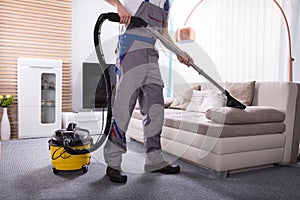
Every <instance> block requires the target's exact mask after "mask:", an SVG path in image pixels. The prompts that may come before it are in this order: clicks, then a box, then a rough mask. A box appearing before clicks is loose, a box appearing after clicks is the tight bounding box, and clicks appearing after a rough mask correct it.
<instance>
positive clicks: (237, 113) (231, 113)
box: [206, 106, 285, 124]
mask: <svg viewBox="0 0 300 200" xmlns="http://www.w3.org/2000/svg"><path fill="white" fill-rule="evenodd" d="M206 117H207V118H208V119H210V120H212V121H214V122H217V123H222V124H256V123H269V122H282V121H283V120H284V119H285V113H284V112H283V111H280V110H278V109H275V108H273V107H267V106H247V107H246V109H244V110H243V109H236V108H231V107H221V108H211V109H209V110H208V111H207V112H206Z"/></svg>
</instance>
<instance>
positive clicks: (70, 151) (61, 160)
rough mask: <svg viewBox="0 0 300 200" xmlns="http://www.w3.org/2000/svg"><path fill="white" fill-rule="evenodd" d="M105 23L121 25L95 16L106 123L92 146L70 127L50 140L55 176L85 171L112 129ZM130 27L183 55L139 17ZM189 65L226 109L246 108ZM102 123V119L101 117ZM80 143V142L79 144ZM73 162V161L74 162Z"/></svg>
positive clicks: (84, 135) (115, 19)
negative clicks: (61, 172)
mask: <svg viewBox="0 0 300 200" xmlns="http://www.w3.org/2000/svg"><path fill="white" fill-rule="evenodd" d="M105 20H109V21H111V22H120V17H119V15H118V14H117V13H103V14H101V15H100V16H99V17H98V20H97V22H96V24H95V28H94V46H95V50H96V54H97V58H98V60H99V64H100V68H101V71H102V73H103V75H104V79H105V84H106V94H107V95H106V97H107V110H106V122H105V128H104V129H103V128H102V130H100V134H99V137H98V139H97V141H96V142H95V143H93V141H92V140H91V138H90V136H89V134H88V131H87V130H79V129H76V126H75V128H74V127H73V126H74V125H72V124H71V125H70V127H69V128H68V129H67V130H61V131H57V132H56V133H55V134H54V136H53V137H52V138H51V140H50V141H49V145H50V151H51V156H52V157H53V158H56V157H57V156H58V158H57V159H52V161H53V162H52V163H53V166H54V167H53V172H54V173H57V172H58V170H72V169H75V168H76V169H80V168H82V169H83V171H84V172H86V171H87V165H88V163H89V159H90V153H91V152H93V151H95V150H97V149H98V148H99V147H100V146H101V145H102V144H103V143H104V142H105V140H106V138H107V136H108V134H109V133H110V130H111V124H112V88H111V83H110V80H111V79H110V74H109V73H108V70H106V69H107V68H108V67H109V65H110V64H107V63H106V62H105V58H104V54H103V50H102V48H101V39H100V35H101V27H102V24H103V22H104V21H105ZM131 25H132V26H134V27H135V28H141V29H143V30H144V31H146V32H148V33H150V34H151V35H152V36H153V37H154V38H157V39H159V40H160V41H161V42H162V43H163V45H164V46H165V47H167V48H168V49H169V50H170V51H172V52H173V53H175V54H176V55H179V56H183V55H184V54H183V52H182V51H181V50H180V49H178V48H177V47H176V46H174V45H173V44H172V43H170V42H169V41H168V40H167V39H166V38H164V37H163V36H162V35H161V34H160V33H158V32H157V31H155V30H153V29H152V28H151V27H148V24H147V23H146V22H145V21H144V20H143V19H141V18H139V17H131ZM190 65H191V66H192V67H193V68H194V69H195V70H196V71H197V72H198V73H199V74H200V75H202V76H204V77H205V78H206V79H207V80H208V81H209V82H211V83H212V84H213V85H214V86H215V87H216V88H218V89H219V90H220V91H221V92H222V93H223V94H224V96H226V98H227V102H226V106H228V107H233V108H237V109H245V108H246V106H245V105H243V104H242V103H241V102H239V101H238V100H237V99H235V98H234V97H232V96H231V95H230V93H229V92H228V91H227V90H225V89H224V88H223V87H222V86H221V85H219V84H218V83H217V82H216V81H215V80H213V79H212V78H211V77H210V76H208V75H207V74H206V73H205V72H204V71H203V70H202V69H201V68H199V67H198V66H197V65H196V64H195V63H190ZM102 122H103V123H104V117H103V118H102ZM79 140H81V142H79ZM73 160H74V161H75V162H73Z"/></svg>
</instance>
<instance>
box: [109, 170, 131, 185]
mask: <svg viewBox="0 0 300 200" xmlns="http://www.w3.org/2000/svg"><path fill="white" fill-rule="evenodd" d="M106 175H107V176H108V177H109V180H110V181H111V182H114V183H126V182H127V176H126V175H125V174H124V173H123V172H122V171H121V170H118V169H114V168H111V167H109V166H107V168H106Z"/></svg>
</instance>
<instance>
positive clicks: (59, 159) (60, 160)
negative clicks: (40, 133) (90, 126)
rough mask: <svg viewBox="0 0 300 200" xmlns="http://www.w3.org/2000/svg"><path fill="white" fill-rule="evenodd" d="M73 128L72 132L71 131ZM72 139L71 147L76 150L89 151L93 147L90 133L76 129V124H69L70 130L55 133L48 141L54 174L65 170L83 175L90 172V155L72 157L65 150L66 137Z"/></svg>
mask: <svg viewBox="0 0 300 200" xmlns="http://www.w3.org/2000/svg"><path fill="white" fill-rule="evenodd" d="M70 127H73V129H72V130H69V129H70ZM66 134H67V135H68V137H71V138H72V141H71V143H70V147H72V148H74V149H87V148H89V147H90V146H91V142H92V139H91V137H90V133H89V131H88V130H86V129H82V128H79V127H76V124H71V125H70V124H69V126H68V129H67V130H66V129H60V130H57V131H55V133H54V134H53V136H52V137H51V139H50V140H49V141H48V143H49V150H50V158H51V160H52V169H53V173H54V174H58V173H59V171H65V170H80V169H82V171H83V173H86V172H87V171H88V165H89V164H90V159H91V155H90V153H87V154H81V155H71V154H69V153H67V152H66V151H65V149H64V138H65V135H66Z"/></svg>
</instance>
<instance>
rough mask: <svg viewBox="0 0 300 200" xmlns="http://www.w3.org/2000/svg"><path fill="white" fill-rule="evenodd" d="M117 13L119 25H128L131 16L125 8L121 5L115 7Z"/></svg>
mask: <svg viewBox="0 0 300 200" xmlns="http://www.w3.org/2000/svg"><path fill="white" fill-rule="evenodd" d="M117 11H118V15H119V17H120V24H127V25H128V24H129V23H130V19H131V15H130V13H129V12H128V11H127V10H126V8H125V7H124V6H123V5H122V4H118V6H117Z"/></svg>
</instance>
